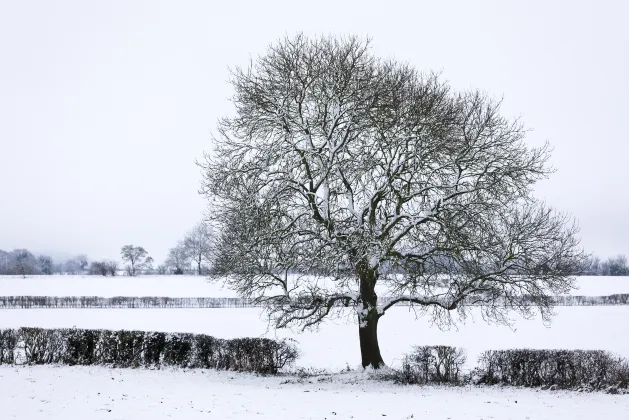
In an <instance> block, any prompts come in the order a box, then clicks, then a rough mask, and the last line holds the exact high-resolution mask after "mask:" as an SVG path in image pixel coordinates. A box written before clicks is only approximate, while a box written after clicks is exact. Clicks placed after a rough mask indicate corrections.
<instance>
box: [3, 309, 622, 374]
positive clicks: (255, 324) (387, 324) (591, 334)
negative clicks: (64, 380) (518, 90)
mask: <svg viewBox="0 0 629 420" xmlns="http://www.w3.org/2000/svg"><path fill="white" fill-rule="evenodd" d="M409 309H410V308H407V307H394V308H391V309H390V310H389V311H387V313H386V315H384V316H383V317H382V318H381V319H380V322H379V325H378V335H379V340H380V349H381V350H382V356H383V357H384V361H385V362H386V363H387V364H388V365H390V366H396V365H398V364H399V363H400V361H401V359H402V357H403V355H404V354H406V353H408V352H409V351H410V350H411V348H412V346H415V345H436V344H444V345H451V346H458V347H462V348H464V349H466V350H467V354H468V367H472V366H473V365H475V363H476V360H477V357H478V355H479V354H480V353H482V352H483V351H485V350H489V349H508V348H538V349H542V348H548V349H562V348H565V349H601V350H609V351H613V352H615V353H617V354H619V355H622V356H624V357H627V358H629V323H628V322H624V320H626V319H629V306H596V307H584V306H581V307H577V306H572V307H562V308H558V309H557V316H555V317H554V318H553V321H552V323H551V325H550V326H549V327H547V326H545V325H544V324H543V322H542V320H541V319H533V320H525V319H522V318H519V317H517V316H514V319H515V325H514V329H513V330H512V329H509V328H507V327H503V326H497V325H491V324H487V323H486V322H485V321H483V320H482V319H481V317H480V315H478V313H476V315H474V317H473V319H472V318H470V319H468V320H467V322H466V323H465V324H464V325H460V326H459V329H458V330H456V329H452V330H450V331H440V330H439V329H438V328H436V327H432V326H431V325H430V324H429V323H428V322H427V321H426V320H425V319H422V318H420V319H418V320H416V319H415V315H414V313H413V312H412V311H410V310H409ZM347 312H348V316H349V317H350V318H349V319H338V320H334V321H332V320H330V321H328V322H326V323H325V324H323V325H322V326H321V328H320V329H319V331H311V332H304V333H299V332H297V331H294V332H293V331H290V330H277V331H276V330H275V329H273V328H270V327H269V325H268V324H267V323H266V322H265V321H264V320H263V319H261V318H260V309H259V308H230V309H11V310H0V328H19V327H45V328H70V327H73V326H76V327H77V328H103V329H132V330H144V331H165V332H190V333H204V334H209V335H212V336H215V337H219V338H234V337H259V336H267V337H271V338H273V337H279V338H282V337H290V338H294V339H295V340H297V342H298V344H297V345H298V347H299V349H300V350H301V351H302V357H301V358H300V359H299V360H298V363H297V364H298V366H301V367H314V368H319V369H328V370H331V371H339V370H341V369H343V368H345V367H346V366H347V365H349V366H350V367H356V366H357V365H358V364H359V363H360V353H359V343H358V325H357V324H356V322H355V317H356V312H355V311H350V310H348V311H347ZM473 313H474V312H473Z"/></svg>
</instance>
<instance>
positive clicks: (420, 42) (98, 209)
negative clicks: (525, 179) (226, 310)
mask: <svg viewBox="0 0 629 420" xmlns="http://www.w3.org/2000/svg"><path fill="white" fill-rule="evenodd" d="M515 3H516V2H512V1H509V2H506V1H482V2H481V1H473V2H472V1H435V0H431V1H407V2H399V1H392V0H388V1H386V2H384V1H381V2H371V1H352V2H349V1H340V0H335V1H323V0H317V1H315V2H308V3H301V2H296V1H270V0H266V1H250V2H245V1H235V0H231V1H224V2H218V1H214V2H210V1H196V2H192V1H181V0H179V1H169V2H165V1H162V2H158V1H154V0H151V1H148V0H147V1H129V0H127V1H100V2H94V1H84V0H80V1H54V2H53V1H44V0H42V1H25V0H19V1H15V0H0V249H5V250H7V249H12V248H17V247H26V248H29V249H33V250H35V251H37V252H48V253H53V254H58V253H61V252H63V253H68V254H74V253H87V254H88V255H89V256H90V257H91V258H94V259H95V258H117V257H118V256H119V250H120V247H121V246H122V245H124V244H127V243H132V244H138V245H142V246H144V247H145V248H146V249H147V250H148V251H149V253H151V254H152V255H153V257H154V258H155V259H156V261H158V262H161V260H163V258H164V257H165V255H166V252H167V250H168V248H169V247H171V246H173V245H174V244H175V243H176V241H177V240H178V239H180V238H181V236H182V235H183V234H184V233H185V232H186V231H187V230H188V229H189V228H190V227H191V226H192V225H193V224H194V223H195V222H197V220H198V219H200V216H201V212H202V211H203V210H204V202H203V199H202V197H200V196H198V195H197V189H198V187H199V182H200V173H199V170H198V168H197V167H196V166H195V165H194V160H195V159H197V158H201V157H202V153H203V151H204V150H210V149H211V142H210V133H211V131H212V130H213V129H214V127H215V123H216V120H217V118H219V117H221V116H223V115H225V114H227V113H230V112H231V105H230V103H229V101H228V97H229V96H230V94H231V90H230V87H229V85H228V84H227V83H226V80H227V78H228V69H227V68H228V66H234V65H237V64H243V63H245V62H246V61H247V60H248V59H249V57H250V56H256V55H257V54H259V53H263V52H264V50H265V48H266V46H267V45H268V44H269V43H271V42H274V41H275V40H277V39H278V38H280V37H282V36H284V35H287V34H288V35H293V34H295V33H296V32H298V31H303V32H305V33H306V34H310V35H316V34H328V33H333V34H358V35H369V36H371V37H372V38H373V47H374V52H375V53H377V54H379V55H382V56H392V57H395V58H397V59H399V60H402V61H408V62H410V63H412V64H413V65H415V66H416V67H417V68H419V69H421V70H431V69H432V70H441V71H442V72H443V76H444V77H445V78H446V79H448V80H449V81H450V82H451V84H452V85H453V86H454V87H456V88H462V89H466V88H480V89H483V90H485V91H486V92H488V93H489V94H491V95H494V96H496V97H502V96H504V107H503V110H504V112H505V113H506V114H507V115H510V116H521V117H522V120H523V122H524V123H525V124H526V126H527V127H530V128H531V129H533V131H532V132H531V134H530V136H529V140H530V142H531V143H532V144H539V143H541V142H543V141H545V140H549V141H550V142H551V144H552V145H553V146H554V154H553V161H552V163H553V165H554V166H555V167H556V168H557V169H558V172H557V173H556V174H555V175H554V176H552V178H551V179H550V180H548V181H545V182H543V183H542V184H540V186H539V188H538V196H540V197H542V198H545V199H546V200H547V201H548V202H549V203H550V204H552V205H553V206H555V207H556V208H558V209H561V210H564V211H568V212H570V213H571V214H573V215H574V216H575V217H577V218H578V220H579V222H580V225H581V228H582V234H581V236H582V238H583V245H584V246H585V247H586V248H587V249H588V250H589V251H592V252H595V253H597V254H600V255H601V256H604V257H605V256H609V255H613V254H617V253H625V254H629V221H628V216H629V188H628V187H627V184H628V181H629V169H628V167H629V165H628V164H627V162H628V160H629V135H628V134H627V133H628V130H627V127H626V124H627V123H628V122H629V104H628V100H629V29H627V26H626V25H627V16H629V2H628V1H625V0H619V1H615V2H613V1H563V2H560V1H549V0H547V1H526V2H525V1H521V2H517V3H518V5H516V4H515Z"/></svg>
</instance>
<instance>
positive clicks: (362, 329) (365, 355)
mask: <svg viewBox="0 0 629 420" xmlns="http://www.w3.org/2000/svg"><path fill="white" fill-rule="evenodd" d="M379 318H380V317H379V315H378V312H377V310H376V309H375V308H374V309H372V310H371V311H369V313H368V314H367V316H366V319H365V320H363V321H365V322H364V323H362V324H359V327H358V336H359V338H360V356H361V359H362V364H363V367H364V368H366V367H367V366H371V367H372V368H374V369H379V368H380V367H382V366H383V365H384V361H383V360H382V355H381V354H380V346H379V345H378V320H379ZM363 325H364V326H363Z"/></svg>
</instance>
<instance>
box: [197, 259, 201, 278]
mask: <svg viewBox="0 0 629 420" xmlns="http://www.w3.org/2000/svg"><path fill="white" fill-rule="evenodd" d="M197 275H199V276H200V275H201V260H200V259H199V261H198V273H197Z"/></svg>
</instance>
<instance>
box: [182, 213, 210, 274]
mask: <svg viewBox="0 0 629 420" xmlns="http://www.w3.org/2000/svg"><path fill="white" fill-rule="evenodd" d="M213 245H214V233H213V231H212V229H211V228H210V226H209V225H208V224H207V223H204V222H200V223H198V224H197V225H196V226H195V227H194V228H193V229H192V230H191V231H190V232H189V233H188V234H187V235H186V237H185V238H184V241H183V247H184V249H185V251H186V254H187V255H188V256H189V257H190V259H191V260H192V261H193V262H194V264H195V265H196V267H197V274H198V275H201V274H202V273H203V264H205V266H209V264H210V262H211V259H212V247H213Z"/></svg>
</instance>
